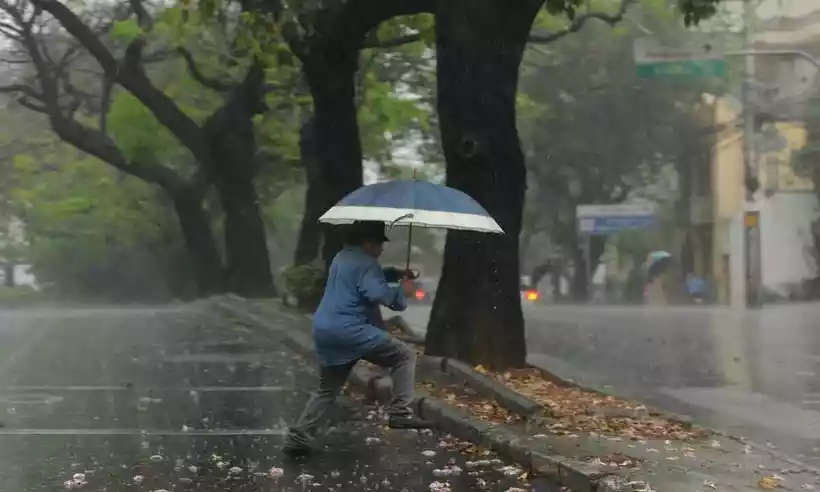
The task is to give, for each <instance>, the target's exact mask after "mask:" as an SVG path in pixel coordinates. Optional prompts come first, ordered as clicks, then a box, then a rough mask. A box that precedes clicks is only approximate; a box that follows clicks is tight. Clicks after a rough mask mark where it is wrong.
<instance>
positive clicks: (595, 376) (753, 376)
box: [406, 304, 820, 466]
mask: <svg viewBox="0 0 820 492" xmlns="http://www.w3.org/2000/svg"><path fill="white" fill-rule="evenodd" d="M524 315H525V319H526V322H527V348H528V353H529V357H530V362H531V363H534V364H536V365H541V366H543V367H545V368H547V369H549V370H552V371H554V372H556V373H559V374H561V375H562V376H564V377H568V378H571V379H574V380H577V381H579V382H581V383H584V384H587V385H591V386H595V387H599V388H604V389H607V390H609V391H611V392H615V393H618V394H621V395H624V396H627V397H632V398H637V399H640V400H642V401H644V402H646V403H649V404H653V405H656V406H658V407H660V408H664V409H666V410H668V411H670V412H676V413H681V414H686V415H690V416H692V417H694V418H695V419H696V420H697V421H699V422H701V423H703V424H705V425H708V426H710V427H715V428H718V429H722V430H725V431H728V432H729V433H731V434H733V435H740V436H745V437H747V438H749V439H752V440H754V441H757V442H759V443H761V444H766V443H770V445H771V446H774V447H777V448H778V449H779V450H781V451H783V452H785V453H787V454H791V455H794V456H798V455H799V456H801V457H802V458H803V459H804V460H806V461H809V462H811V463H812V464H815V465H818V466H820V377H818V376H820V305H817V304H793V305H782V306H774V307H768V308H765V309H763V310H760V311H750V312H742V311H733V310H730V309H728V308H716V307H671V308H655V307H615V306H613V307H608V306H591V307H579V306H534V307H533V306H526V307H525V309H524ZM427 317H429V308H425V307H423V306H419V307H415V306H414V307H412V308H410V310H409V311H408V312H407V314H406V319H407V320H408V322H410V323H411V324H414V325H416V326H423V325H424V324H425V322H426V319H427Z"/></svg>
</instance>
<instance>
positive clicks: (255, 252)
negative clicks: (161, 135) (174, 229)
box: [203, 63, 276, 297]
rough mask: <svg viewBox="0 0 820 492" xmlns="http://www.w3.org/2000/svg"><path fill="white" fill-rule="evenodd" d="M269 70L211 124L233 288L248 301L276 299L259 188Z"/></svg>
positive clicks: (259, 72)
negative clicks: (259, 135) (258, 132)
mask: <svg viewBox="0 0 820 492" xmlns="http://www.w3.org/2000/svg"><path fill="white" fill-rule="evenodd" d="M263 81H264V70H263V68H262V65H261V64H260V63H255V64H254V65H252V66H251V68H250V69H249V71H248V73H247V74H246V75H245V79H244V80H243V82H242V84H240V85H239V86H238V87H237V88H235V89H234V91H233V93H232V94H231V96H230V98H229V100H228V102H227V103H226V104H224V105H223V106H222V107H221V108H220V109H219V110H217V111H216V112H215V113H214V114H213V115H212V116H211V117H210V118H209V119H208V121H207V122H206V123H205V125H204V128H203V129H204V132H205V137H206V141H207V142H208V143H209V149H210V152H209V160H208V162H207V167H208V170H209V173H210V176H211V179H212V180H213V182H214V186H215V187H216V189H217V192H218V193H219V200H220V203H221V204H222V210H223V212H224V214H225V219H224V220H225V255H226V260H227V282H228V288H229V289H230V290H231V291H233V292H236V293H237V294H241V295H243V296H246V297H272V296H275V295H276V288H275V287H274V285H273V276H272V275H271V270H270V257H269V256H268V245H267V237H266V234H265V223H264V222H263V221H262V212H261V210H260V208H259V199H258V197H257V194H256V188H255V187H254V178H255V177H256V173H257V161H256V157H257V156H256V136H255V134H254V128H253V116H254V115H255V114H257V113H258V112H259V111H260V110H261V107H260V105H261V104H262V103H261V96H260V94H261V84H262V82H263Z"/></svg>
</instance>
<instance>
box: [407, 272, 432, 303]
mask: <svg viewBox="0 0 820 492" xmlns="http://www.w3.org/2000/svg"><path fill="white" fill-rule="evenodd" d="M405 282H406V287H405V290H404V293H405V295H406V296H407V299H408V301H409V302H411V303H415V304H430V303H432V302H433V299H435V297H436V289H438V279H437V278H429V277H422V278H417V279H413V280H405Z"/></svg>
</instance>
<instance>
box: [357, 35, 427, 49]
mask: <svg viewBox="0 0 820 492" xmlns="http://www.w3.org/2000/svg"><path fill="white" fill-rule="evenodd" d="M417 41H421V33H418V34H408V35H407V36H399V37H397V38H393V39H385V40H384V41H379V40H378V39H369V40H367V41H365V42H364V44H363V45H362V47H363V48H397V47H399V46H404V45H405V44H410V43H415V42H417Z"/></svg>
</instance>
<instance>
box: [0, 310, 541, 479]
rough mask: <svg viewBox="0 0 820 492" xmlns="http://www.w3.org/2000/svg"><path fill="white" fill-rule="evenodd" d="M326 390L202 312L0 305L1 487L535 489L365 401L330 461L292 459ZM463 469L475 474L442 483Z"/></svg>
mask: <svg viewBox="0 0 820 492" xmlns="http://www.w3.org/2000/svg"><path fill="white" fill-rule="evenodd" d="M315 382H316V379H315V372H314V371H313V369H312V365H311V364H310V362H309V361H305V360H303V359H301V358H299V357H298V356H296V355H295V354H293V353H291V352H289V351H287V350H286V349H285V348H284V347H283V346H281V345H279V344H277V343H276V342H275V340H273V341H271V339H270V338H264V339H261V338H258V334H255V333H254V332H253V331H251V330H249V329H247V328H244V327H241V326H236V325H234V326H226V323H225V322H222V321H220V320H219V319H218V318H216V317H215V316H213V315H212V314H211V313H209V312H207V311H205V310H202V309H199V308H193V307H181V308H161V309H148V308H140V309H87V310H83V309H76V310H59V311H48V310H42V311H18V312H14V311H0V421H2V423H3V427H2V428H0V490H3V491H9V492H12V491H13V492H27V491H32V492H33V491H38V492H44V491H56V490H64V489H65V482H66V480H70V479H72V477H73V476H74V475H75V474H83V475H84V477H80V476H78V477H79V478H84V480H85V481H86V482H87V483H86V484H85V485H84V486H83V487H82V488H81V489H80V490H89V491H95V492H96V491H106V492H117V491H135V492H142V491H145V492H148V491H154V492H158V491H163V490H164V491H182V490H198V491H254V492H257V491H280V490H281V491H284V490H293V491H305V490H316V491H319V490H328V491H330V490H356V491H363V490H390V491H400V490H407V491H425V490H429V489H430V484H431V483H433V482H435V481H439V482H449V483H450V484H451V489H452V490H454V491H473V490H490V491H504V490H508V489H509V488H510V487H522V488H524V489H525V490H530V488H529V487H526V486H525V485H523V484H520V483H518V481H517V480H515V479H511V478H507V477H505V476H504V473H503V471H499V470H498V469H499V468H501V466H502V465H497V466H495V467H494V468H495V469H493V467H490V468H488V469H486V470H482V471H481V472H480V473H476V472H473V473H472V474H471V473H470V471H469V470H467V466H466V465H465V461H466V460H468V459H471V455H470V454H465V453H464V452H460V451H458V450H457V449H458V446H459V443H457V442H454V441H453V440H452V439H448V438H447V437H446V436H438V435H433V434H429V435H422V434H419V433H416V432H412V431H390V430H387V429H386V428H384V427H383V426H380V425H377V424H375V423H374V422H373V421H369V420H368V419H372V418H373V412H369V411H368V410H367V409H365V408H364V407H362V406H361V405H360V404H359V403H358V402H356V401H355V400H354V399H352V398H346V399H345V405H344V406H343V408H342V409H341V410H340V411H339V412H337V415H336V419H335V421H336V425H335V426H334V427H333V428H331V429H330V431H329V432H328V434H327V435H326V436H324V438H323V440H322V442H323V444H324V445H325V448H324V449H323V451H322V452H321V453H319V454H317V455H315V456H314V457H311V458H308V459H306V460H302V461H289V460H287V459H286V458H285V457H284V456H283V455H282V454H281V453H280V451H279V448H280V446H281V442H282V437H283V433H284V431H285V429H286V426H287V424H288V423H290V422H292V421H293V420H295V419H296V418H297V416H298V414H299V412H300V411H301V409H302V407H303V405H304V403H305V402H306V400H307V398H308V397H309V391H310V390H312V388H313V387H314V385H315ZM445 446H446V447H445ZM424 450H431V451H435V453H436V454H435V456H433V457H425V456H423V455H422V451H424ZM472 459H478V458H472ZM449 464H455V465H457V466H460V467H461V468H462V469H464V471H463V472H462V473H461V474H460V475H457V476H455V475H452V476H449V477H444V478H439V477H437V476H436V474H435V472H434V470H435V469H437V468H438V469H443V468H446V466H447V465H449ZM272 467H279V468H281V469H282V470H283V476H282V477H281V478H279V479H274V478H272V477H271V476H270V474H269V470H270V469H271V468H272ZM547 487H548V486H547V485H546V484H537V485H536V486H534V487H533V488H532V489H531V490H550V489H549V488H547ZM513 490H514V489H513Z"/></svg>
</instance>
